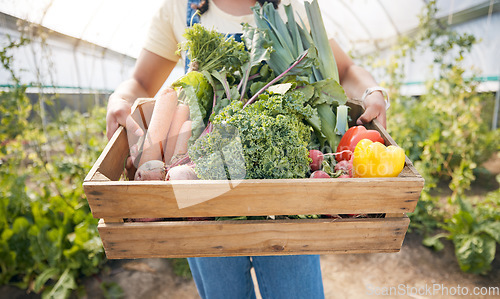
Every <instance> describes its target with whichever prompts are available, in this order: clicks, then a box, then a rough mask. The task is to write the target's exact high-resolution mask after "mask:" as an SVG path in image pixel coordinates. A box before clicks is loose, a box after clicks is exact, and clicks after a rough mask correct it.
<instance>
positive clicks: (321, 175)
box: [311, 170, 330, 179]
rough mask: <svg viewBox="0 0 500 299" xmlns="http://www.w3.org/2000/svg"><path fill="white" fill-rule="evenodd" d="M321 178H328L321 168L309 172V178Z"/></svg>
mask: <svg viewBox="0 0 500 299" xmlns="http://www.w3.org/2000/svg"><path fill="white" fill-rule="evenodd" d="M323 178H326V179H329V178H330V176H329V175H328V173H326V172H324V171H323V170H316V171H315V172H313V173H312V174H311V179H323Z"/></svg>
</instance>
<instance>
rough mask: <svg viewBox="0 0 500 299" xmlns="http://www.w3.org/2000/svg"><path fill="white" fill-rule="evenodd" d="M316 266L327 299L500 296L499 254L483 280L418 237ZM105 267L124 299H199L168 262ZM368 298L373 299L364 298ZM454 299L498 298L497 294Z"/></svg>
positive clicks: (449, 251)
mask: <svg viewBox="0 0 500 299" xmlns="http://www.w3.org/2000/svg"><path fill="white" fill-rule="evenodd" d="M321 262H322V272H323V281H324V287H325V293H326V298H329V299H336V298H367V297H378V296H375V295H376V294H383V293H384V292H387V293H388V294H392V295H390V296H382V297H383V298H450V297H454V296H451V294H453V293H455V292H456V293H457V294H458V292H461V293H462V294H463V293H464V292H465V288H468V290H469V292H472V291H473V290H474V288H475V287H479V288H481V287H486V288H489V287H496V290H497V292H500V291H499V290H498V288H500V254H498V251H497V258H496V259H495V261H494V263H493V265H492V266H493V270H492V271H491V272H490V274H489V275H488V276H476V275H469V274H464V273H462V272H461V271H460V269H459V267H458V264H457V262H456V259H455V257H454V253H453V246H452V244H451V243H449V242H448V243H446V248H445V250H443V251H441V252H437V253H436V252H433V251H431V250H429V249H427V248H425V247H423V246H422V245H421V237H420V236H419V235H416V234H408V235H407V236H406V239H405V241H404V244H403V247H402V249H401V252H399V253H393V254H352V255H324V256H322V257H321ZM110 267H111V268H110V271H109V272H108V273H105V274H103V275H101V279H102V280H104V281H114V282H117V283H118V284H119V285H120V286H121V287H122V288H123V290H124V291H125V294H126V296H125V298H130V299H132V298H133V299H135V298H151V299H163V298H182V299H191V298H193V299H194V298H199V297H198V295H197V292H196V287H195V285H194V283H193V281H192V280H187V279H182V278H180V277H177V276H175V275H174V274H173V271H172V268H171V265H170V263H169V262H168V260H165V259H138V260H123V261H111V262H110ZM98 285H99V283H98V281H97V280H96V279H95V278H91V279H88V280H87V281H86V287H87V292H88V298H92V299H94V298H95V299H97V298H104V297H103V296H102V292H101V291H100V289H99V286H98ZM391 288H392V289H391ZM434 288H436V292H434V293H433V290H434ZM437 288H441V289H442V290H443V291H440V290H437ZM446 288H447V289H446ZM479 290H481V289H479ZM482 291H487V289H482ZM446 292H448V296H446V294H447V293H446ZM370 293H371V294H372V295H374V296H368V295H369V294H370ZM459 297H460V298H495V297H496V298H499V297H500V294H499V296H459Z"/></svg>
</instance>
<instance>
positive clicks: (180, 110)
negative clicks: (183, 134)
mask: <svg viewBox="0 0 500 299" xmlns="http://www.w3.org/2000/svg"><path fill="white" fill-rule="evenodd" d="M188 119H189V106H188V105H186V104H179V105H177V108H176V109H175V114H174V118H173V119H172V124H171V125H170V130H169V131H168V137H167V145H166V147H165V155H164V161H165V162H169V161H170V160H171V159H172V156H173V154H174V149H175V145H176V143H177V138H178V136H179V132H180V129H181V127H182V125H183V124H184V122H186V121H187V120H188Z"/></svg>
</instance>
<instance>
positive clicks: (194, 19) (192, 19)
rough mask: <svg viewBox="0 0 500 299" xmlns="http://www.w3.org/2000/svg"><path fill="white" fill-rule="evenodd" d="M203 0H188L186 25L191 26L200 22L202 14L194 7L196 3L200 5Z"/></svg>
mask: <svg viewBox="0 0 500 299" xmlns="http://www.w3.org/2000/svg"><path fill="white" fill-rule="evenodd" d="M200 2H201V0H188V2H187V13H186V25H187V27H191V25H192V24H197V23H199V22H200V15H198V14H196V11H197V9H196V8H193V4H194V5H199V4H200Z"/></svg>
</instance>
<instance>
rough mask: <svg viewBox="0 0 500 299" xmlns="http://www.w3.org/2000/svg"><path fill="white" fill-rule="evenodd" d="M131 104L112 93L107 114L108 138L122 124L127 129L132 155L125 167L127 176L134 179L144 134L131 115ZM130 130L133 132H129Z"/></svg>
mask: <svg viewBox="0 0 500 299" xmlns="http://www.w3.org/2000/svg"><path fill="white" fill-rule="evenodd" d="M131 106H132V105H131V104H130V103H129V102H128V101H127V100H125V99H123V98H121V97H119V96H117V95H114V94H112V95H111V96H110V97H109V101H108V111H107V114H106V135H107V137H108V140H109V139H111V137H113V134H114V133H115V132H116V130H117V129H118V127H119V126H120V125H122V126H124V127H125V129H127V139H128V144H129V148H130V155H129V156H128V157H127V161H126V163H125V169H126V170H127V176H128V178H129V179H131V180H133V178H134V177H133V176H134V173H135V170H136V169H135V165H134V161H135V159H136V158H137V155H138V152H139V151H138V141H139V138H140V137H141V136H142V135H144V132H143V131H142V129H141V127H140V126H139V125H138V124H137V123H136V122H135V121H134V119H133V118H132V115H131ZM128 132H131V134H130V133H128Z"/></svg>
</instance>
